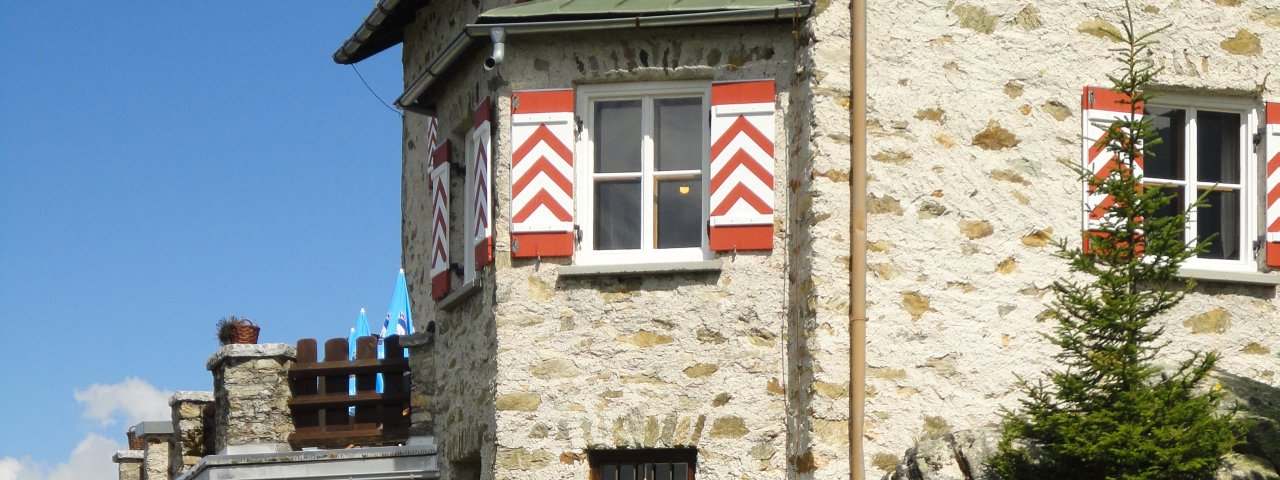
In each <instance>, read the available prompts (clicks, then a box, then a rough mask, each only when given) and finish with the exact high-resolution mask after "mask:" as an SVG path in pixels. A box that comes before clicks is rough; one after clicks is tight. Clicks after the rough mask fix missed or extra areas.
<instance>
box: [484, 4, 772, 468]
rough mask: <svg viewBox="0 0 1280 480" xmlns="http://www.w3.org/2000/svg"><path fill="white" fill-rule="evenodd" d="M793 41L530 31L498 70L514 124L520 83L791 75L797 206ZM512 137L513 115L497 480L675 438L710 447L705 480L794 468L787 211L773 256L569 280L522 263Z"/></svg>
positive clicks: (502, 252) (678, 33) (746, 35)
mask: <svg viewBox="0 0 1280 480" xmlns="http://www.w3.org/2000/svg"><path fill="white" fill-rule="evenodd" d="M694 32H696V35H694V34H693V33H694ZM605 38H607V40H605ZM566 45H572V46H573V47H572V48H566V47H565V46H566ZM793 48H794V41H793V39H792V35H791V26H790V24H760V25H753V26H751V27H750V28H742V27H698V28H686V29H652V30H649V29H646V30H640V31H631V30H623V31H616V32H608V33H590V34H581V35H549V36H544V37H532V36H531V37H521V38H520V39H519V41H509V42H508V44H507V52H506V53H507V61H506V63H504V64H503V65H502V66H501V67H500V68H499V69H498V72H499V74H501V75H503V79H504V81H505V82H504V83H507V84H506V85H505V86H504V88H503V89H502V95H503V97H504V98H503V99H502V100H501V101H499V102H498V105H499V109H500V113H499V118H500V119H502V121H503V122H505V120H506V119H508V118H509V115H510V110H509V108H510V106H509V101H508V97H507V95H508V94H509V93H510V91H511V90H525V89H546V88H566V87H572V86H574V85H576V84H581V83H598V82H625V81H665V80H688V79H698V80H713V81H728V80H757V79H776V81H777V83H778V87H779V89H780V90H781V94H780V99H779V112H778V115H777V117H776V123H777V125H776V127H775V128H776V131H777V132H778V134H777V139H776V140H775V142H776V143H777V147H776V149H775V157H776V165H775V172H778V173H777V178H776V179H775V184H776V185H779V188H777V191H776V192H775V199H774V202H775V205H776V206H777V210H778V211H786V209H785V206H786V205H788V203H789V201H788V199H787V196H786V193H785V187H784V186H785V185H786V182H787V180H786V178H785V172H786V171H787V169H786V162H787V156H788V155H787V154H788V149H787V148H786V146H785V141H786V139H787V138H788V135H787V133H786V132H788V131H789V129H790V128H791V127H790V125H787V124H786V123H785V122H784V119H785V118H788V117H787V115H786V109H787V108H788V106H789V105H790V102H789V101H788V98H789V90H790V87H789V85H788V83H789V78H790V74H791V71H792V69H793V68H794V63H793V62H794V60H793V57H792V55H791V53H790V52H791V51H792V49H793ZM509 137H510V130H509V126H508V125H506V124H505V123H503V124H501V125H500V126H499V130H498V132H497V138H498V139H499V141H498V144H499V145H502V147H501V148H499V149H498V150H497V152H499V153H497V154H496V155H495V156H496V158H497V159H498V162H497V163H496V166H495V168H494V170H495V177H494V184H495V185H497V186H498V188H497V193H496V194H495V196H496V197H497V205H499V206H500V207H499V208H496V209H495V212H497V213H496V214H495V216H496V218H497V219H496V225H497V230H498V232H499V233H498V236H497V237H496V238H497V243H498V265H499V267H500V269H499V271H498V291H497V299H498V307H497V308H498V310H497V319H498V357H497V359H498V377H497V385H496V390H497V408H498V412H497V424H498V438H497V442H498V451H497V455H498V465H497V478H499V479H517V478H518V479H549V478H586V477H587V463H586V461H585V458H586V456H585V450H586V449H591V448H604V449H611V448H664V447H674V446H697V447H698V449H699V450H698V455H699V459H700V462H699V469H698V477H699V478H704V479H730V478H732V479H739V478H780V477H781V476H782V475H783V471H784V470H785V468H786V465H785V454H784V448H785V444H784V442H785V440H784V438H785V435H786V430H785V408H784V397H783V395H782V394H783V388H784V387H783V385H784V384H785V379H786V374H785V366H784V357H783V351H784V347H783V344H784V336H783V334H784V331H783V330H784V325H785V322H784V320H783V318H784V313H785V307H784V305H786V302H787V299H786V297H785V276H784V271H785V267H786V257H785V254H784V252H785V245H786V243H785V236H784V233H785V230H784V228H783V227H782V225H783V224H781V220H782V218H783V217H782V216H781V215H779V216H778V219H777V221H778V222H779V225H778V227H777V231H776V232H775V233H776V235H775V243H774V250H773V251H772V252H770V253H759V252H750V253H748V252H740V253H738V255H737V256H736V257H735V256H734V255H731V254H725V255H721V256H720V258H721V259H722V260H723V262H724V267H723V271H722V272H720V273H719V274H716V273H702V274H680V275H676V274H656V275H646V276H638V277H624V278H617V277H614V276H598V277H564V276H559V275H558V267H559V266H561V265H566V264H568V263H569V261H568V260H567V259H555V260H552V259H543V260H542V262H541V264H539V263H538V262H537V261H535V260H531V259H511V258H510V254H509V248H508V246H509V241H508V234H507V229H508V227H509V224H510V211H509V208H507V207H506V205H507V204H508V201H509V199H510V189H509V187H508V185H510V180H509V177H508V175H509V172H510V169H509V159H510V155H511V151H510V148H509V145H510V141H509Z"/></svg>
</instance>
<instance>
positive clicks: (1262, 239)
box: [1253, 234, 1267, 255]
mask: <svg viewBox="0 0 1280 480" xmlns="http://www.w3.org/2000/svg"><path fill="white" fill-rule="evenodd" d="M1266 244H1267V237H1266V235H1265V234H1264V235H1258V238H1256V239H1254V241H1253V253H1254V255H1257V254H1258V252H1260V251H1262V246H1263V245H1266Z"/></svg>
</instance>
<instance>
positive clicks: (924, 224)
mask: <svg viewBox="0 0 1280 480" xmlns="http://www.w3.org/2000/svg"><path fill="white" fill-rule="evenodd" d="M1134 6H1135V11H1137V12H1138V15H1139V17H1140V18H1139V22H1140V25H1141V26H1143V27H1145V28H1153V27H1156V26H1160V25H1165V24H1168V25H1170V28H1169V30H1167V31H1166V32H1165V33H1164V34H1162V35H1161V36H1160V41H1161V43H1160V44H1159V45H1157V47H1156V53H1155V59H1156V61H1157V62H1159V64H1161V65H1163V66H1164V67H1165V68H1166V70H1165V72H1164V73H1163V74H1162V75H1161V76H1160V77H1159V83H1160V84H1161V85H1162V88H1164V89H1167V90H1181V91H1191V92H1207V93H1214V94H1219V95H1230V96H1240V97H1245V98H1250V99H1254V100H1259V99H1270V100H1276V99H1280V93H1277V92H1280V76H1278V75H1274V74H1272V75H1270V76H1268V73H1269V72H1270V73H1274V72H1280V54H1278V53H1277V52H1280V9H1278V8H1277V6H1276V5H1275V4H1274V2H1271V1H1269V0H1268V1H1264V0H1214V1H1197V2H1185V1H1165V0H1154V1H1137V2H1135V3H1134ZM1123 9H1124V3H1123V2H1122V1H1120V0H1104V1H1090V2H1084V3H1081V2H1042V1H1034V0H1033V1H1026V0H1020V1H1006V0H992V1H984V2H965V1H956V2H943V1H940V0H939V1H931V2H916V3H902V2H884V1H871V2H870V12H869V19H868V21H869V23H870V25H871V27H870V28H869V30H868V32H869V43H870V45H869V48H868V54H869V57H870V58H869V64H870V66H869V68H870V71H869V72H868V78H869V80H868V90H869V96H870V98H869V107H868V108H869V112H868V123H867V125H866V129H867V130H866V131H867V134H868V137H869V145H868V153H869V155H870V156H871V162H869V163H870V165H869V172H870V175H871V181H870V183H869V185H870V186H869V189H870V192H869V203H870V208H871V217H870V221H869V229H870V230H869V235H868V236H869V242H870V244H871V251H870V253H869V264H870V270H871V275H870V278H869V290H870V291H869V294H868V297H869V316H870V322H869V323H868V350H869V353H868V363H869V367H870V369H869V380H868V383H869V386H868V395H869V396H870V398H869V399H868V405H867V412H868V419H867V431H866V439H867V442H868V443H867V445H866V451H867V454H868V459H869V467H868V477H869V478H875V477H879V476H880V475H881V474H882V472H885V471H891V470H893V468H894V467H895V466H896V463H897V461H898V460H897V459H899V458H900V457H901V456H902V454H903V452H904V451H906V449H907V448H909V447H911V446H912V444H913V442H914V440H915V439H917V438H920V437H922V436H925V435H932V434H936V433H938V432H946V431H949V430H954V429H970V428H975V427H982V426H984V425H989V424H993V423H995V422H997V421H998V409H999V407H1001V406H1007V407H1013V406H1016V401H1017V399H1018V398H1019V397H1020V393H1019V391H1018V390H1017V389H1016V387H1015V386H1014V382H1015V375H1021V376H1024V377H1027V378H1036V377H1038V376H1039V375H1040V374H1041V372H1042V371H1043V370H1044V369H1045V368H1046V367H1048V366H1050V360H1051V359H1050V355H1051V354H1052V352H1053V350H1052V348H1051V346H1050V345H1049V344H1048V343H1047V342H1046V341H1045V340H1044V339H1043V338H1041V337H1040V334H1041V333H1045V332H1048V331H1050V329H1051V328H1052V327H1053V325H1052V322H1046V321H1044V317H1043V316H1042V312H1044V310H1045V309H1046V308H1047V307H1048V305H1049V303H1050V302H1051V301H1052V296H1051V295H1050V294H1049V292H1048V290H1047V287H1048V285H1049V283H1050V282H1051V281H1052V280H1053V279H1054V278H1060V277H1062V276H1063V275H1065V274H1066V273H1067V268H1066V265H1065V264H1064V263H1063V262H1062V261H1060V260H1057V259H1056V258H1054V257H1053V255H1052V254H1053V248H1052V246H1051V245H1049V244H1048V242H1047V241H1048V240H1049V239H1051V238H1060V237H1066V238H1067V239H1068V240H1069V241H1071V242H1072V243H1073V244H1077V245H1078V243H1079V235H1078V230H1079V228H1080V210H1081V209H1080V205H1079V202H1080V183H1079V182H1078V180H1077V178H1076V174H1075V172H1074V171H1073V169H1072V165H1077V164H1079V158H1078V157H1079V155H1080V148H1081V147H1080V143H1081V141H1080V130H1081V117H1080V115H1081V112H1080V110H1079V108H1080V107H1079V105H1080V101H1079V97H1080V94H1081V90H1082V87H1084V86H1086V85H1093V86H1108V81H1107V78H1106V74H1108V73H1110V72H1113V71H1115V70H1116V69H1117V68H1118V67H1119V65H1118V64H1117V62H1116V61H1115V60H1113V59H1112V58H1111V57H1112V53H1111V52H1109V51H1108V49H1109V48H1113V47H1115V46H1116V45H1117V44H1116V43H1115V42H1113V41H1111V40H1109V39H1108V38H1107V37H1106V35H1105V34H1103V33H1102V31H1104V30H1115V29H1116V28H1118V25H1119V19H1120V18H1121V16H1122V14H1123ZM815 203H817V202H816V201H815ZM819 256H820V255H819ZM1278 304H1280V303H1278V302H1277V299H1276V290H1275V288H1274V287H1271V286H1250V285H1245V284H1225V283H1211V282H1205V283H1203V284H1202V286H1201V287H1199V288H1198V289H1197V291H1196V293H1195V294H1193V295H1191V296H1189V297H1188V298H1187V300H1186V301H1185V302H1184V303H1183V304H1182V305H1180V306H1179V307H1178V308H1177V309H1176V310H1175V311H1173V312H1171V313H1170V314H1169V315H1168V316H1166V317H1165V318H1162V319H1160V320H1159V322H1158V324H1159V325H1162V326H1163V327H1165V329H1166V332H1167V335H1168V338H1169V339H1171V340H1172V341H1173V342H1174V343H1173V345H1171V346H1170V347H1169V348H1167V349H1166V350H1165V353H1166V355H1167V357H1168V358H1169V359H1173V358H1181V357H1184V356H1185V355H1186V354H1187V352H1188V351H1189V350H1192V349H1198V350H1205V349H1216V350H1219V351H1220V352H1221V353H1222V354H1223V355H1224V356H1225V358H1224V359H1223V360H1222V362H1221V363H1220V364H1219V365H1220V369H1221V370H1222V372H1223V373H1225V374H1229V375H1233V376H1239V377H1244V378H1250V379H1254V380H1256V381H1258V382H1261V383H1263V384H1266V385H1270V386H1271V387H1273V388H1274V387H1276V386H1277V385H1280V378H1276V372H1277V371H1280V360H1278V359H1277V357H1276V352H1280V339H1278V337H1277V336H1276V335H1275V332H1276V331H1277V330H1278V329H1280V321H1277V320H1276V311H1277V305H1278ZM939 412H947V413H945V414H944V413H939Z"/></svg>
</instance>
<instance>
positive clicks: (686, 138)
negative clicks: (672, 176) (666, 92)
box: [653, 97, 702, 170]
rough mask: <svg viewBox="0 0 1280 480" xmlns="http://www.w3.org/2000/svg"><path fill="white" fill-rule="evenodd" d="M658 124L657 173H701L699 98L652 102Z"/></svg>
mask: <svg viewBox="0 0 1280 480" xmlns="http://www.w3.org/2000/svg"><path fill="white" fill-rule="evenodd" d="M653 108H654V116H655V117H657V120H658V122H657V123H658V124H657V125H656V128H655V129H654V130H655V132H654V135H653V137H654V138H653V142H654V144H655V145H656V146H657V151H658V158H656V159H654V160H655V163H654V164H655V165H656V166H657V167H656V168H657V169H658V170H701V169H702V97H693V98H663V99H658V100H655V101H654V102H653Z"/></svg>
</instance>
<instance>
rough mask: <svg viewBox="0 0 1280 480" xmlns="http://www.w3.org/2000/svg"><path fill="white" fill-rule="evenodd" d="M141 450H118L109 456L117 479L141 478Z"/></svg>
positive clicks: (131, 479)
mask: <svg viewBox="0 0 1280 480" xmlns="http://www.w3.org/2000/svg"><path fill="white" fill-rule="evenodd" d="M142 458H143V451H142V450H120V451H117V452H116V453H115V455H112V456H111V461H112V462H114V463H115V464H116V478H118V479H119V480H142Z"/></svg>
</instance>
